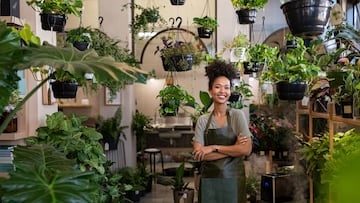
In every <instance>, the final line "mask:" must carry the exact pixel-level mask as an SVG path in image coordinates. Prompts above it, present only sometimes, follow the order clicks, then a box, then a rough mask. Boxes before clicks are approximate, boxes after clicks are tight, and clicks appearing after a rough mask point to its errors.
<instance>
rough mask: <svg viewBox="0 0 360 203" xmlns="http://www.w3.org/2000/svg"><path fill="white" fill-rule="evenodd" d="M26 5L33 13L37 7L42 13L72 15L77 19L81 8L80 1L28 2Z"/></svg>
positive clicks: (51, 0)
mask: <svg viewBox="0 0 360 203" xmlns="http://www.w3.org/2000/svg"><path fill="white" fill-rule="evenodd" d="M26 3H27V5H29V6H31V7H32V8H33V9H34V10H35V11H37V8H36V7H38V8H40V9H41V12H43V13H56V14H74V15H75V16H78V17H79V16H81V9H82V7H83V2H82V0H28V1H26Z"/></svg>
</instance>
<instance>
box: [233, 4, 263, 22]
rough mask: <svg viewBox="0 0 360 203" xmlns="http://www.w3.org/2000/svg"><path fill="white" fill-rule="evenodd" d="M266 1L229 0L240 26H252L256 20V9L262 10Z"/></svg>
mask: <svg viewBox="0 0 360 203" xmlns="http://www.w3.org/2000/svg"><path fill="white" fill-rule="evenodd" d="M267 1H268V0H231V3H232V5H233V7H234V8H235V9H236V14H237V15H238V20H239V23H240V24H252V23H255V20H256V13H257V11H256V9H257V8H264V6H265V4H266V3H267Z"/></svg>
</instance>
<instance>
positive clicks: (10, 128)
mask: <svg viewBox="0 0 360 203" xmlns="http://www.w3.org/2000/svg"><path fill="white" fill-rule="evenodd" d="M20 101H21V97H20V95H19V90H14V91H13V92H12V93H11V96H10V98H9V104H8V105H7V106H5V107H4V109H3V111H2V114H1V115H0V123H3V122H4V120H5V118H6V117H7V116H9V114H10V113H11V111H13V110H14V109H15V106H16V105H17V104H18V103H19V102H20ZM17 123H18V122H17V116H16V115H15V116H14V117H13V118H12V119H11V121H10V123H9V124H8V125H7V127H6V128H5V130H4V133H14V132H17V130H18V127H17Z"/></svg>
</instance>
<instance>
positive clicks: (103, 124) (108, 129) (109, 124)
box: [96, 106, 128, 150]
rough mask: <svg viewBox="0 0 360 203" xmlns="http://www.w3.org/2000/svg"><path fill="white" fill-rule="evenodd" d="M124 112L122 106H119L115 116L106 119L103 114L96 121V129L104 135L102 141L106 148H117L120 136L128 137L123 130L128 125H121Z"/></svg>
mask: <svg viewBox="0 0 360 203" xmlns="http://www.w3.org/2000/svg"><path fill="white" fill-rule="evenodd" d="M121 119H122V112H121V106H120V107H118V108H117V110H116V111H115V113H114V116H113V117H110V118H107V119H104V118H102V117H101V116H99V118H98V119H97V121H96V131H98V132H100V133H101V134H102V135H103V138H102V140H101V141H102V143H103V146H108V148H107V147H104V148H105V150H107V149H109V150H116V149H117V147H118V142H119V139H120V136H124V139H126V136H125V133H124V132H123V130H124V129H125V128H127V127H128V126H121Z"/></svg>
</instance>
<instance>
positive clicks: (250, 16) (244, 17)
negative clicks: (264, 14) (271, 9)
mask: <svg viewBox="0 0 360 203" xmlns="http://www.w3.org/2000/svg"><path fill="white" fill-rule="evenodd" d="M256 13H257V11H256V9H241V10H236V14H237V15H238V20H239V21H238V22H239V24H253V23H255V20H256Z"/></svg>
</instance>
